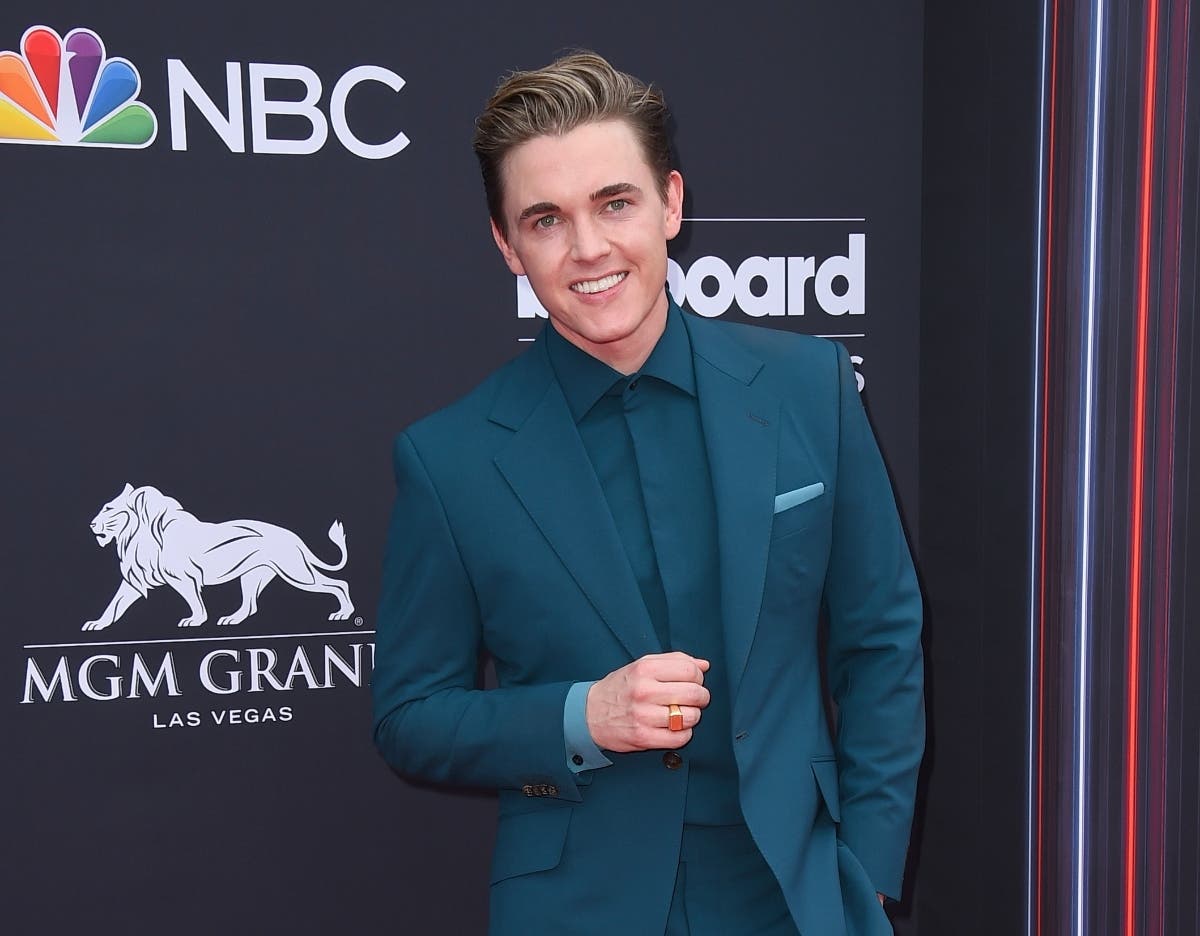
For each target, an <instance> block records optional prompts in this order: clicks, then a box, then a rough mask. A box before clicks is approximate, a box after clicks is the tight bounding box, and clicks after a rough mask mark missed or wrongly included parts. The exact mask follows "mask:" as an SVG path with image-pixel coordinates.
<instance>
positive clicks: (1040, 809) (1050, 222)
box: [1032, 0, 1058, 936]
mask: <svg viewBox="0 0 1200 936" xmlns="http://www.w3.org/2000/svg"><path fill="white" fill-rule="evenodd" d="M1050 19H1051V25H1050V106H1049V110H1050V121H1049V123H1050V128H1049V134H1048V147H1047V150H1048V152H1047V156H1046V206H1045V211H1046V260H1045V271H1046V284H1045V290H1046V292H1045V297H1044V304H1043V309H1042V377H1041V379H1042V414H1041V415H1042V438H1041V479H1042V489H1041V490H1040V491H1035V492H1034V496H1035V497H1037V498H1038V502H1039V508H1040V509H1039V517H1038V519H1039V521H1040V529H1039V532H1038V616H1037V629H1038V633H1037V647H1038V654H1037V657H1038V659H1037V759H1036V763H1035V764H1034V769H1035V771H1036V774H1037V794H1036V809H1035V815H1036V816H1037V819H1036V831H1035V837H1034V850H1033V851H1034V853H1033V855H1032V858H1033V864H1034V868H1033V875H1034V891H1035V900H1034V936H1041V933H1042V912H1043V911H1042V895H1043V891H1044V887H1043V882H1042V875H1043V870H1044V866H1043V854H1044V851H1045V842H1044V838H1043V836H1044V830H1045V825H1044V823H1045V786H1044V783H1045V779H1044V778H1045V769H1046V768H1045V728H1046V530H1047V513H1048V510H1047V504H1046V491H1047V486H1046V477H1047V474H1046V472H1047V468H1048V464H1049V449H1050V428H1049V427H1050V402H1049V401H1050V297H1051V294H1052V289H1051V282H1052V278H1053V264H1052V262H1051V260H1052V254H1053V251H1052V247H1053V244H1054V178H1055V165H1054V157H1055V129H1056V126H1055V125H1056V120H1055V118H1056V116H1057V99H1058V0H1054V3H1053V5H1052V7H1051V10H1050Z"/></svg>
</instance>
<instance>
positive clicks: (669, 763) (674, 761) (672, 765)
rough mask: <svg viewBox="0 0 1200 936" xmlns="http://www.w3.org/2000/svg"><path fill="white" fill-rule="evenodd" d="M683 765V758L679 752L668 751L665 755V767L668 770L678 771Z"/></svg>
mask: <svg viewBox="0 0 1200 936" xmlns="http://www.w3.org/2000/svg"><path fill="white" fill-rule="evenodd" d="M682 764H683V758H682V757H680V756H679V753H678V752H677V751H667V753H666V754H664V755H663V766H664V767H666V768H667V770H678V769H679V768H680V767H681V766H682Z"/></svg>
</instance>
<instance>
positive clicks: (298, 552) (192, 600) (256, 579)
mask: <svg viewBox="0 0 1200 936" xmlns="http://www.w3.org/2000/svg"><path fill="white" fill-rule="evenodd" d="M91 526H92V532H93V533H95V534H96V542H97V543H99V544H100V545H101V546H107V545H108V544H109V543H110V542H112V541H114V540H115V541H116V544H117V558H118V559H119V560H120V562H121V579H122V581H121V584H120V585H119V586H118V587H117V593H116V594H115V595H113V597H112V601H110V602H109V603H108V607H107V608H105V609H104V613H103V614H101V615H100V617H99V618H97V619H96V620H94V621H88V622H87V623H86V624H84V625H83V629H84V630H85V631H90V630H104V628H106V627H108V626H109V625H110V624H113V623H114V622H116V621H117V620H119V619H120V617H121V615H122V614H124V613H125V612H126V610H128V608H129V606H130V605H131V604H133V603H134V602H135V601H137V600H138V599H139V598H145V597H146V593H147V592H149V591H150V589H152V588H157V587H158V586H159V585H169V586H170V587H171V588H173V589H174V590H175V591H177V592H179V595H180V597H181V598H183V600H184V601H186V602H187V603H188V608H189V609H190V610H191V613H190V614H189V615H188V616H187V617H185V618H183V620H181V621H180V622H179V626H180V627H199V626H200V625H201V624H203V623H204V622H205V621H207V620H208V611H207V610H206V609H205V607H204V599H203V598H202V596H201V593H202V591H203V590H204V587H205V586H206V585H220V584H221V583H223V582H230V581H233V580H234V579H240V580H241V584H242V604H241V607H239V608H238V609H237V610H236V611H234V612H233V614H228V615H226V616H225V617H223V618H220V619H219V620H218V621H217V626H218V627H222V626H225V625H230V624H241V623H242V621H244V620H246V618H248V617H250V615H252V614H254V612H255V611H257V610H258V596H259V595H261V594H262V590H263V589H264V588H266V587H267V585H268V583H269V582H270V581H271V580H272V579H273V578H275V576H277V575H278V576H279V577H280V578H282V579H283V580H284V581H285V582H287V583H288V584H289V585H292V586H294V587H295V588H299V589H303V590H304V591H310V592H324V593H326V594H329V595H333V596H334V597H335V598H336V599H337V602H338V608H337V610H336V611H334V612H333V614H331V615H329V620H331V621H344V620H346V619H347V618H349V617H350V615H351V614H353V613H354V605H353V604H351V603H350V588H349V586H348V585H347V584H346V583H345V582H343V581H342V580H340V579H335V578H330V577H329V576H328V575H324V574H323V573H322V572H321V571H320V570H321V569H324V570H326V571H328V572H336V571H338V570H339V569H342V568H344V567H345V565H346V532H345V530H343V529H342V524H341V523H340V522H339V521H337V520H335V521H334V523H333V526H331V527H330V528H329V538H330V539H331V540H333V543H334V545H335V546H337V548H338V549H339V550H340V551H341V554H342V558H341V561H340V562H338V563H337V564H336V565H329V564H327V563H324V562H322V561H321V560H320V559H318V558H317V557H316V556H314V555H313V554H312V551H311V550H310V549H309V548H308V547H307V546H305V545H304V543H303V541H302V540H301V539H300V537H298V536H297V535H296V534H295V533H293V532H291V531H290V530H285V529H283V528H282V527H277V526H273V525H271V524H270V523H262V522H261V521H258V520H230V521H228V522H227V523H205V522H204V521H203V520H198V519H197V518H196V517H194V516H193V515H192V514H190V513H188V512H187V511H186V510H184V509H183V508H182V507H181V506H180V504H179V501H177V500H175V499H174V498H173V497H168V496H167V495H165V494H163V493H162V492H161V491H159V490H158V488H154V487H150V486H146V487H139V488H135V487H133V485H131V484H126V485H125V490H123V491H122V492H121V493H120V494H118V495H117V496H116V497H115V498H114V499H113V500H111V501H109V502H108V503H107V504H105V505H104V506H103V507H102V508H101V509H100V512H99V513H98V514H96V516H95V518H94V519H93V520H92V524H91Z"/></svg>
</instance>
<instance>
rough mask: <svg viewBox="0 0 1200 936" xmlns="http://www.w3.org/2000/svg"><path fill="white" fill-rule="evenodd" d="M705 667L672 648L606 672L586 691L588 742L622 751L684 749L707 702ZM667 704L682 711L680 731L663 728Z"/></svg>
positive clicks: (665, 721) (706, 668)
mask: <svg viewBox="0 0 1200 936" xmlns="http://www.w3.org/2000/svg"><path fill="white" fill-rule="evenodd" d="M708 667H709V662H708V660H701V659H699V658H698V657H694V656H689V655H688V654H686V653H681V652H680V651H674V652H672V653H652V654H649V655H647V656H644V657H642V658H641V659H640V660H635V661H634V662H632V663H628V664H626V665H625V666H622V667H621V668H620V669H619V670H615V671H614V672H611V673H609V674H608V675H607V676H605V677H604V678H603V679H601V680H600V681H599V682H596V683H594V684H593V685H592V687H591V689H589V690H588V696H587V709H586V711H587V726H588V731H590V732H591V733H592V740H593V741H595V742H596V746H597V747H600V748H604V749H605V750H609V751H620V752H626V751H652V750H656V749H662V748H677V747H683V746H684V745H685V744H687V743H688V741H690V740H691V739H692V729H693V728H694V727H695V726H696V723H697V722H699V721H700V710H701V709H703V708H704V707H705V706H706V705H708V690H707V689H705V688H704V674H705V673H706V672H708ZM670 705H678V706H679V708H680V711H682V712H683V730H682V731H671V729H670V728H668V727H667V715H668V710H667V707H668V706H670Z"/></svg>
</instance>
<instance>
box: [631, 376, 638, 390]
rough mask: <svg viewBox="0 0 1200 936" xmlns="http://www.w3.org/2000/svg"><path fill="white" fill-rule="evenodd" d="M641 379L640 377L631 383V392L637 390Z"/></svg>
mask: <svg viewBox="0 0 1200 936" xmlns="http://www.w3.org/2000/svg"><path fill="white" fill-rule="evenodd" d="M639 379H640V378H638V377H634V378H633V380H631V381H629V389H630V390H636V389H637V385H638V380H639Z"/></svg>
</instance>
